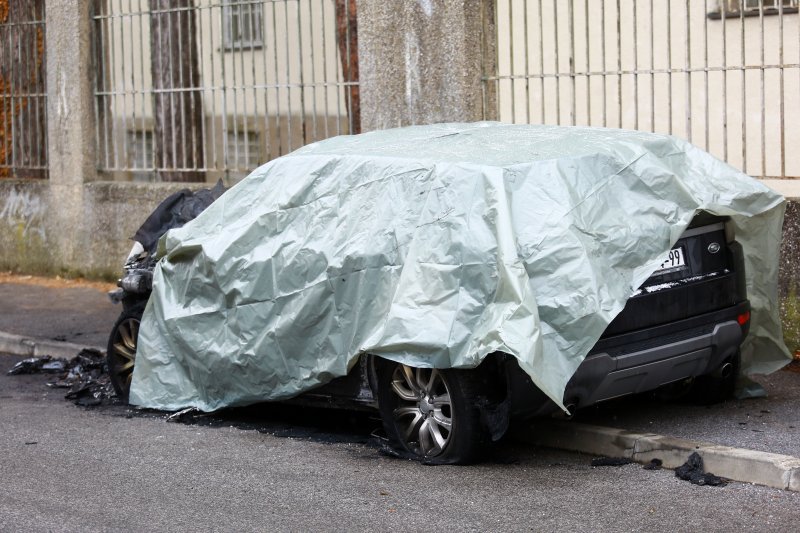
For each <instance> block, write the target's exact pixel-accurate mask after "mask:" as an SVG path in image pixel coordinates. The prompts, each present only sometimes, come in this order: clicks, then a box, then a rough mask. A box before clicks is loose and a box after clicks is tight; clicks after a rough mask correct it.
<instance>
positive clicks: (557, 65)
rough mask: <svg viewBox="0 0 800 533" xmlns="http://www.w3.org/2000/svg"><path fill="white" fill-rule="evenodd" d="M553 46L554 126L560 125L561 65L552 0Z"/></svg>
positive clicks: (556, 11) (555, 0)
mask: <svg viewBox="0 0 800 533" xmlns="http://www.w3.org/2000/svg"><path fill="white" fill-rule="evenodd" d="M553 44H554V45H555V50H554V53H555V69H554V73H555V76H556V124H558V125H560V124H561V76H560V74H561V64H560V62H559V59H558V0H553Z"/></svg>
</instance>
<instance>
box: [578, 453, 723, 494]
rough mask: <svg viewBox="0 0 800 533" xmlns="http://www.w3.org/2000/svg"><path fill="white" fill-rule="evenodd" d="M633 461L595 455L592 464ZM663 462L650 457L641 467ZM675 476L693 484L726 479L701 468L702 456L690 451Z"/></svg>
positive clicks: (714, 484) (713, 483) (653, 467)
mask: <svg viewBox="0 0 800 533" xmlns="http://www.w3.org/2000/svg"><path fill="white" fill-rule="evenodd" d="M631 463H633V460H632V459H629V458H627V457H597V458H596V459H592V466H623V465H627V464H631ZM662 465H663V462H662V461H661V459H651V460H650V462H649V463H647V464H646V465H644V466H643V467H642V468H644V469H645V470H661V467H662ZM675 477H678V478H680V479H683V480H684V481H689V482H690V483H693V484H695V485H711V486H712V487H724V486H725V485H727V484H728V480H727V479H725V478H722V477H719V476H715V475H714V474H712V473H711V472H706V471H705V469H704V468H703V458H702V457H700V454H698V453H697V452H694V453H692V455H690V456H689V459H688V460H687V461H686V462H685V463H684V464H683V465H681V466H679V467H678V468H676V469H675Z"/></svg>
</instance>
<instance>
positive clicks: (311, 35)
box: [308, 0, 319, 141]
mask: <svg viewBox="0 0 800 533" xmlns="http://www.w3.org/2000/svg"><path fill="white" fill-rule="evenodd" d="M308 38H309V43H310V46H311V88H312V91H311V97H312V100H311V106H312V107H311V113H312V115H311V125H312V127H313V128H314V134H313V135H312V136H311V140H313V141H316V140H317V139H318V138H319V137H318V134H317V89H318V87H317V62H316V60H315V57H314V52H315V51H316V46H315V45H314V8H313V0H308Z"/></svg>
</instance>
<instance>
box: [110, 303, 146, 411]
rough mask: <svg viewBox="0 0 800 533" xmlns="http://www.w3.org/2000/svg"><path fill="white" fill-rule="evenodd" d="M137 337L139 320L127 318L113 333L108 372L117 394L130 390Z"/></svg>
mask: <svg viewBox="0 0 800 533" xmlns="http://www.w3.org/2000/svg"><path fill="white" fill-rule="evenodd" d="M138 336H139V320H138V319H136V318H128V319H125V320H123V321H122V322H120V323H119V325H118V326H117V330H116V331H115V332H114V342H112V343H111V353H110V354H109V355H110V356H111V357H110V360H109V363H110V364H109V365H108V366H109V368H108V371H109V372H110V374H111V380H112V382H113V383H114V384H115V385H117V388H118V392H121V393H123V394H125V395H127V393H128V391H129V390H130V388H131V378H132V377H133V366H134V363H135V362H136V341H137V338H138Z"/></svg>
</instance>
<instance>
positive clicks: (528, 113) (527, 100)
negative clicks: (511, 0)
mask: <svg viewBox="0 0 800 533" xmlns="http://www.w3.org/2000/svg"><path fill="white" fill-rule="evenodd" d="M522 17H523V23H524V26H523V28H524V37H525V46H524V50H525V54H524V55H525V123H526V124H530V123H531V87H530V84H531V78H530V71H529V68H528V62H529V58H528V52H529V49H530V46H529V41H528V2H523V3H522Z"/></svg>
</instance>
